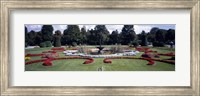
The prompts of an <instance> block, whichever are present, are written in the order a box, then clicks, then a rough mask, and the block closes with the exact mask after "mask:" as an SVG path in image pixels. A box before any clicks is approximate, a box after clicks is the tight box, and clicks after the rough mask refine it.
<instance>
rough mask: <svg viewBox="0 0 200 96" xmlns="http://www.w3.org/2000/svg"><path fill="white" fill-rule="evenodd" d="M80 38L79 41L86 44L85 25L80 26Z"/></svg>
mask: <svg viewBox="0 0 200 96" xmlns="http://www.w3.org/2000/svg"><path fill="white" fill-rule="evenodd" d="M80 38H81V40H80V41H81V43H82V44H86V43H87V31H86V28H85V26H83V27H82V28H81V36H80Z"/></svg>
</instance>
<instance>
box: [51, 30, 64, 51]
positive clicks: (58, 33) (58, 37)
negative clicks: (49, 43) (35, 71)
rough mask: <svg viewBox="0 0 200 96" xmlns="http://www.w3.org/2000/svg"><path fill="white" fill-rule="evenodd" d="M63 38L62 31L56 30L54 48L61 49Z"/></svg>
mask: <svg viewBox="0 0 200 96" xmlns="http://www.w3.org/2000/svg"><path fill="white" fill-rule="evenodd" d="M61 36H62V34H61V31H60V30H56V31H55V34H54V36H53V41H54V43H53V46H54V47H61Z"/></svg>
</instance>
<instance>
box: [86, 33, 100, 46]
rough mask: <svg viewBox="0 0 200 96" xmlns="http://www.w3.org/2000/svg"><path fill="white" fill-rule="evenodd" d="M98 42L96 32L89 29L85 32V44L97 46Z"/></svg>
mask: <svg viewBox="0 0 200 96" xmlns="http://www.w3.org/2000/svg"><path fill="white" fill-rule="evenodd" d="M98 42H99V40H98V38H97V36H96V31H95V30H93V29H91V30H88V31H87V43H88V44H89V45H97V44H98Z"/></svg>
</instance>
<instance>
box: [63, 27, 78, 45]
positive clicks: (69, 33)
mask: <svg viewBox="0 0 200 96" xmlns="http://www.w3.org/2000/svg"><path fill="white" fill-rule="evenodd" d="M80 36H81V33H80V29H79V26H78V25H68V26H67V29H65V30H64V32H63V39H64V43H65V44H69V45H72V44H73V43H80V42H81V38H80Z"/></svg>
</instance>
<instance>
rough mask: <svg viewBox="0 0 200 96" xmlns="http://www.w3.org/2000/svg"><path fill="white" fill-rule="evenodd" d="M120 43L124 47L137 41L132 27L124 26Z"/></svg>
mask: <svg viewBox="0 0 200 96" xmlns="http://www.w3.org/2000/svg"><path fill="white" fill-rule="evenodd" d="M120 35H121V43H122V44H124V45H126V44H129V43H130V42H132V41H134V40H136V39H137V35H136V33H135V31H134V25H124V27H123V28H122V32H121V34H120Z"/></svg>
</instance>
